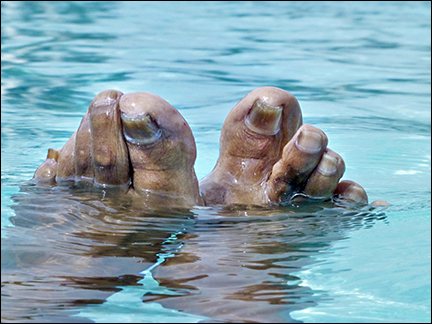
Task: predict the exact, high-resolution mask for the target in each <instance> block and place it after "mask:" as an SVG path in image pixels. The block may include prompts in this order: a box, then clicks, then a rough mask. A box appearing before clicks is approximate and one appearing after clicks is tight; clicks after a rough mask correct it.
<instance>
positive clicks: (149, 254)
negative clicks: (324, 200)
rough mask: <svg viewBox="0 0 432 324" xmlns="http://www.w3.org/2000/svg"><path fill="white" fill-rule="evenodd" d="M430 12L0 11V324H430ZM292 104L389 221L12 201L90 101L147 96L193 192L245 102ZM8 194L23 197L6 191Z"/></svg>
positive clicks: (56, 5) (63, 200) (370, 6)
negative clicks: (187, 133) (181, 133)
mask: <svg viewBox="0 0 432 324" xmlns="http://www.w3.org/2000/svg"><path fill="white" fill-rule="evenodd" d="M430 12H431V7H430V2H409V3H408V2H349V3H348V2H346V3H345V2H342V3H341V2H337V3H336V2H319V3H315V2H312V3H311V2H270V3H268V2H223V3H217V2H206V3H200V2H198V3H197V2H193V3H192V2H181V3H178V2H175V3H174V2H173V3H171V2H157V3H143V2H85V3H82V2H2V23H1V24H2V81H1V82H2V88H1V89H2V101H1V136H2V137H1V146H2V155H1V157H2V193H1V195H2V213H1V216H2V321H4V322H12V321H20V322H21V321H35V322H40V321H44V322H54V321H55V322H57V321H60V322H65V321H77V322H78V321H91V320H93V321H96V322H104V321H105V322H106V321H111V322H112V321H121V322H127V321H135V322H136V321H142V322H166V321H168V322H197V321H210V320H211V319H213V320H220V321H260V322H264V321H271V322H277V321H285V322H290V321H305V322H430V320H431V311H430V309H431V299H430V296H431V290H430V287H431V284H430V283H431V279H430V269H431V262H430V255H431V251H430V246H431V240H430V237H431V233H430V228H431V223H430V219H431V196H430V195H431V150H430V147H431V146H430V145H431V133H430V130H431V109H430V107H431V91H430V89H431V68H430V67H431V64H430V60H431V45H430V39H431V19H430V18H431V17H430ZM268 85H269V86H276V87H280V88H283V89H286V90H288V91H290V92H291V93H293V94H294V95H295V96H296V97H297V98H298V100H299V102H300V105H301V107H302V111H303V116H304V121H305V122H306V123H310V124H313V125H315V126H317V127H319V128H321V129H322V130H323V131H324V132H326V134H327V135H328V137H329V147H330V148H331V149H333V150H335V151H336V152H338V153H339V154H341V155H342V157H343V158H344V160H345V162H346V165H347V171H346V173H345V176H344V178H345V179H352V180H355V181H357V182H359V183H361V184H362V185H363V186H364V188H365V189H366V191H367V192H368V194H369V198H370V200H371V201H372V200H375V199H383V200H386V201H388V202H390V203H391V204H392V205H391V206H390V207H388V208H379V209H374V210H368V209H367V210H359V211H354V212H349V211H346V210H340V209H338V208H331V206H306V207H303V208H300V209H298V210H295V209H294V210H293V209H289V208H279V209H272V210H268V209H252V210H229V209H228V210H227V209H222V208H195V209H192V210H142V209H140V208H137V207H136V206H134V204H133V202H131V201H127V200H122V199H120V198H118V197H117V198H116V197H110V196H109V195H108V196H105V197H102V196H101V194H100V193H98V192H93V193H91V194H90V193H88V192H86V193H83V192H80V191H79V190H77V191H73V190H72V191H71V190H65V189H64V188H57V189H55V190H52V191H49V190H48V191H47V190H44V189H40V190H36V189H35V188H32V187H26V186H22V187H21V189H20V187H19V185H20V184H22V183H23V182H24V181H26V180H28V179H30V178H31V177H32V175H33V172H34V170H35V169H36V167H37V166H38V165H39V164H40V163H41V162H42V161H43V160H44V159H45V155H46V150H47V149H48V148H49V147H53V148H60V147H62V146H63V144H64V143H65V142H66V140H67V139H68V138H69V136H70V135H71V134H72V132H73V131H75V130H76V129H77V127H78V125H79V122H80V119H81V117H82V116H83V114H84V113H85V111H86V110H87V107H88V104H89V103H90V101H91V100H92V99H93V97H94V96H95V95H96V94H97V93H98V92H100V91H103V90H106V89H110V88H113V89H118V90H121V91H122V92H124V93H127V92H132V91H148V92H152V93H155V94H157V95H159V96H161V97H162V98H164V99H165V100H167V101H168V102H170V103H171V104H172V105H174V106H175V107H176V108H177V109H179V110H180V112H181V113H182V115H183V116H184V117H185V119H186V120H187V121H188V123H189V124H190V126H191V128H192V131H193V133H194V135H195V138H196V142H197V148H198V157H197V162H196V165H195V168H196V171H197V175H198V177H199V178H202V177H203V176H205V175H206V174H207V173H208V172H210V171H211V169H212V168H213V166H214V164H215V161H216V159H217V156H218V142H219V134H220V129H221V126H222V124H223V121H224V119H225V117H226V116H227V114H228V112H229V111H230V110H231V108H232V107H233V106H234V105H235V104H236V103H237V102H238V101H239V100H240V99H241V98H242V97H243V96H245V95H246V94H247V93H248V92H250V91H251V90H253V89H254V88H257V87H261V86H268ZM20 190H21V191H20Z"/></svg>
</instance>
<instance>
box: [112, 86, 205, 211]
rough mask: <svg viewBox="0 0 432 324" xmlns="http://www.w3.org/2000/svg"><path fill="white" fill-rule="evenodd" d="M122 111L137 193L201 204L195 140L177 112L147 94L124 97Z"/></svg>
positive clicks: (133, 183) (164, 102)
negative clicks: (196, 172)
mask: <svg viewBox="0 0 432 324" xmlns="http://www.w3.org/2000/svg"><path fill="white" fill-rule="evenodd" d="M120 109H121V119H122V122H123V134H124V137H125V139H126V145H127V147H128V150H129V158H130V163H131V167H132V170H133V175H132V186H133V188H134V189H135V191H136V192H138V193H139V194H141V195H143V196H145V195H147V194H148V193H149V192H152V193H157V194H161V195H163V196H167V195H169V196H172V197H182V199H184V200H185V201H186V202H187V203H188V204H192V205H194V204H198V203H199V201H200V196H199V189H198V181H197V179H196V175H195V171H194V163H195V159H196V145H195V140H194V137H193V134H192V131H191V129H190V128H189V125H188V124H187V122H186V121H185V120H184V118H183V117H182V116H181V115H180V113H179V112H178V111H177V109H175V108H174V107H173V106H171V105H170V104H169V103H168V102H166V101H165V100H163V99H162V98H160V97H158V96H156V95H154V94H151V93H147V92H134V93H129V94H125V95H124V96H123V97H122V98H121V99H120Z"/></svg>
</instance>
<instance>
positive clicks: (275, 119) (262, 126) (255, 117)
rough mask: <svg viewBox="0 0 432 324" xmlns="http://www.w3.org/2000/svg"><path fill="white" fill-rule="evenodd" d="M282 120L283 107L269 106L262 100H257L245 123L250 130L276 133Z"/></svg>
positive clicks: (264, 133) (260, 132)
mask: <svg viewBox="0 0 432 324" xmlns="http://www.w3.org/2000/svg"><path fill="white" fill-rule="evenodd" d="M281 121H282V107H281V106H278V107H273V106H269V105H267V104H266V103H264V102H262V101H261V100H257V101H255V103H254V104H253V107H252V109H251V111H250V113H249V114H248V115H247V116H246V119H245V123H246V126H247V127H249V129H250V130H252V131H254V132H255V133H258V134H262V135H275V134H276V133H277V132H279V129H280V126H281Z"/></svg>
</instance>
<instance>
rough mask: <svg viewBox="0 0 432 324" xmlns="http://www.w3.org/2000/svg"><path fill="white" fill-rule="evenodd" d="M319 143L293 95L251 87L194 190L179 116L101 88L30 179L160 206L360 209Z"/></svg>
mask: <svg viewBox="0 0 432 324" xmlns="http://www.w3.org/2000/svg"><path fill="white" fill-rule="evenodd" d="M327 143H328V140H327V136H326V135H325V134H324V133H323V132H322V131H321V130H320V129H318V128H316V127H314V126H312V125H307V124H302V114H301V110H300V105H299V103H298V101H297V99H296V98H295V97H294V96H293V95H292V94H290V93H289V92H287V91H284V90H282V89H279V88H273V87H263V88H258V89H256V90H254V91H252V92H250V93H249V94H248V95H247V96H246V97H244V98H243V99H242V100H241V101H240V102H239V103H238V104H237V105H236V106H235V107H234V108H233V109H232V111H231V112H230V113H229V115H228V117H227V118H226V121H225V123H224V125H223V127H222V132H221V138H220V155H219V159H218V161H217V163H216V166H215V168H214V169H213V171H212V172H211V173H210V174H208V175H207V176H206V177H204V178H203V179H202V180H201V181H200V183H199V184H198V180H197V177H196V174H195V170H194V162H195V158H196V146H195V140H194V137H193V135H192V131H191V129H190V128H189V125H188V124H187V122H186V121H185V120H184V118H183V117H182V116H181V115H180V113H179V112H178V111H177V110H176V109H175V108H174V107H173V106H171V105H170V104H169V103H167V102H166V101H165V100H163V99H162V98H160V97H158V96H156V95H153V94H150V93H146V92H135V93H130V94H125V95H124V94H123V93H121V92H120V91H116V90H106V91H103V92H101V93H100V94H98V95H97V96H96V98H95V99H94V100H93V101H92V103H91V104H90V107H89V110H88V112H87V113H86V114H85V115H84V117H83V119H82V121H81V125H80V126H79V128H78V130H77V131H76V132H75V133H74V134H73V135H72V136H71V137H70V139H69V140H68V141H67V143H66V144H65V145H64V147H63V148H62V149H61V150H53V149H49V151H48V156H47V159H46V161H45V162H44V163H43V164H42V165H41V166H40V167H39V168H38V169H37V170H36V172H35V175H34V182H36V183H38V184H49V185H54V184H56V183H59V184H64V183H65V184H68V183H69V184H72V183H73V184H77V183H80V184H81V183H87V184H89V185H93V186H100V187H107V186H115V187H119V188H124V189H125V191H127V192H128V194H131V195H137V196H139V197H141V198H142V199H143V200H144V201H145V202H147V203H149V204H163V205H164V206H167V204H168V205H172V206H181V207H185V206H186V207H187V206H190V207H191V206H196V205H206V206H214V205H231V204H242V205H261V206H266V205H278V204H281V203H286V202H291V201H299V200H303V199H306V198H318V199H331V198H338V199H345V200H349V201H351V202H354V203H355V204H367V203H368V198H367V194H366V192H365V190H364V189H363V188H362V187H361V186H360V185H359V184H357V183H355V182H353V181H347V180H345V181H341V182H339V180H340V179H341V177H342V175H343V173H344V171H345V163H344V161H343V159H342V157H341V156H340V155H339V154H337V153H336V152H334V151H332V150H330V149H329V148H327ZM380 203H382V204H385V202H381V201H378V202H375V204H380Z"/></svg>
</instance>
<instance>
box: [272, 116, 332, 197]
mask: <svg viewBox="0 0 432 324" xmlns="http://www.w3.org/2000/svg"><path fill="white" fill-rule="evenodd" d="M327 143H328V139H327V136H326V135H325V134H324V132H322V131H321V130H320V129H318V128H316V127H314V126H312V125H308V124H304V125H302V126H301V127H300V128H299V130H298V131H297V133H296V134H295V135H294V137H293V138H292V139H291V141H290V142H289V143H288V144H287V145H286V146H285V147H284V149H283V152H282V157H281V159H280V160H279V161H278V162H277V163H276V164H275V165H274V167H273V170H272V173H271V175H270V178H269V181H268V187H267V194H268V198H269V200H270V201H271V202H274V203H280V202H283V201H285V200H289V199H290V198H291V197H292V195H293V194H295V193H298V192H302V190H303V189H304V187H305V185H306V182H307V180H308V178H309V176H310V175H311V174H312V173H313V171H314V169H315V168H316V167H317V166H318V164H319V162H320V160H321V158H322V155H323V153H324V151H325V150H326V147H327ZM329 157H330V158H332V156H329ZM323 167H324V166H323Z"/></svg>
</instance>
